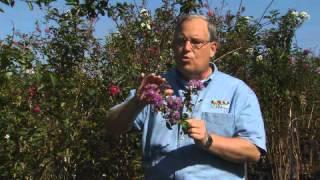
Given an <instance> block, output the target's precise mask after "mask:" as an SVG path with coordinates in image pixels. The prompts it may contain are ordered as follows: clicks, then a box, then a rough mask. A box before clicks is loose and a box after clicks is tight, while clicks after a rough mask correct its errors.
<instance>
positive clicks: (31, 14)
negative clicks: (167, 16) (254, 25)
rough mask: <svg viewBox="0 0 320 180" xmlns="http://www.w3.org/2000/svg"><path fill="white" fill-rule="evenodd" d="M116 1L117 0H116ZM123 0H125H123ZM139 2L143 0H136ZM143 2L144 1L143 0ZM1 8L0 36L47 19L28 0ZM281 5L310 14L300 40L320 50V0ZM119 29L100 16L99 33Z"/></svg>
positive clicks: (246, 1)
mask: <svg viewBox="0 0 320 180" xmlns="http://www.w3.org/2000/svg"><path fill="white" fill-rule="evenodd" d="M221 1H222V0H208V2H209V6H210V7H211V8H214V7H221ZM113 2H115V1H113ZM120 2H123V1H120ZM136 2H137V3H138V4H139V2H141V1H136ZM270 2H271V0H255V1H253V0H243V2H242V3H243V6H244V7H245V8H246V10H245V12H244V13H243V15H245V16H253V17H254V18H260V17H261V15H262V14H263V12H264V10H265V8H266V7H267V6H268V4H269V3H270ZM64 3H65V1H64V0H58V1H57V2H56V3H55V4H53V6H54V7H59V8H60V9H63V10H67V9H68V7H66V6H64ZM160 3H161V1H160V0H158V1H147V3H146V8H147V9H149V10H153V9H155V8H157V7H159V6H160ZM225 3H226V4H225V7H224V9H225V10H228V9H230V10H231V11H233V12H235V11H236V10H237V9H238V6H239V3H240V0H225ZM140 4H141V3H140ZM0 8H2V9H4V11H5V12H4V13H0V39H3V38H4V37H6V36H7V35H8V34H11V33H12V29H13V27H14V28H15V30H16V31H20V32H23V33H29V32H33V31H34V30H35V22H36V21H37V20H38V21H40V22H41V21H43V20H44V18H43V17H44V14H45V13H44V11H42V10H40V9H39V8H38V7H35V8H34V10H32V11H31V10H29V8H28V6H27V4H26V3H24V2H20V1H19V0H17V1H16V5H15V7H14V8H11V7H8V6H5V5H4V4H2V3H0ZM272 9H278V10H279V11H280V12H281V13H285V12H287V11H288V10H289V9H295V10H297V11H298V12H301V11H305V12H307V13H308V14H310V16H311V18H310V19H309V20H308V21H306V22H305V23H304V24H303V25H302V26H301V27H300V28H299V29H298V31H297V34H296V37H295V39H296V42H297V44H298V46H299V47H301V48H303V49H311V50H312V51H314V52H315V53H316V54H319V52H320V36H319V33H320V0H274V2H273V3H272V6H271V7H270V8H269V10H272ZM42 26H43V28H44V26H45V25H42ZM113 31H115V28H114V24H113V22H112V21H111V20H110V19H108V18H107V17H100V19H99V20H98V22H97V24H96V31H95V35H96V36H97V37H99V38H103V37H104V36H105V35H106V34H107V33H110V32H113Z"/></svg>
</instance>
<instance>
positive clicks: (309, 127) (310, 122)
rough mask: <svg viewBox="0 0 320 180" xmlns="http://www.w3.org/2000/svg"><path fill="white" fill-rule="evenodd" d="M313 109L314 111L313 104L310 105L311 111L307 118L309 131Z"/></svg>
mask: <svg viewBox="0 0 320 180" xmlns="http://www.w3.org/2000/svg"><path fill="white" fill-rule="evenodd" d="M313 109H314V104H313V105H312V109H311V113H310V118H309V121H308V129H310V125H311V119H312V114H313Z"/></svg>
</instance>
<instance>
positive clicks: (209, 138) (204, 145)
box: [203, 134, 213, 149]
mask: <svg viewBox="0 0 320 180" xmlns="http://www.w3.org/2000/svg"><path fill="white" fill-rule="evenodd" d="M212 143H213V139H212V137H211V135H210V134H207V139H206V141H205V143H204V144H203V148H204V149H210V147H211V145H212Z"/></svg>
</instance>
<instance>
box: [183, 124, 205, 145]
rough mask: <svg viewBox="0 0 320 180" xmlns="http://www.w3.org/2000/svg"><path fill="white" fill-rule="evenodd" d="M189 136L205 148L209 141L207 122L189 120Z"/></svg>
mask: <svg viewBox="0 0 320 180" xmlns="http://www.w3.org/2000/svg"><path fill="white" fill-rule="evenodd" d="M186 121H187V122H188V124H189V128H188V135H189V136H190V137H191V138H193V139H194V141H195V143H196V144H200V145H202V146H204V145H205V144H206V142H207V139H208V136H209V134H208V131H207V128H206V124H205V121H204V120H202V119H188V120H186Z"/></svg>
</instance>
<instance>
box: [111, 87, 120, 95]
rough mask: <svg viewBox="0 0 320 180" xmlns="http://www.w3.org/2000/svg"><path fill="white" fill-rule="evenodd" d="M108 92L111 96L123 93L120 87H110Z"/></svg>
mask: <svg viewBox="0 0 320 180" xmlns="http://www.w3.org/2000/svg"><path fill="white" fill-rule="evenodd" d="M108 91H109V94H110V95H111V96H117V95H118V94H119V93H120V92H121V90H120V87H119V86H116V85H111V86H109V88H108Z"/></svg>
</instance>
